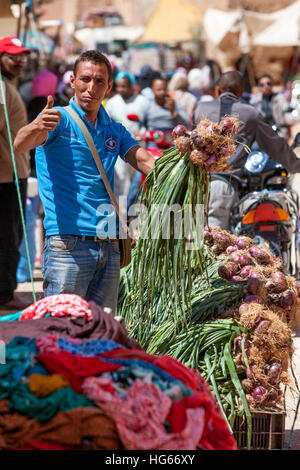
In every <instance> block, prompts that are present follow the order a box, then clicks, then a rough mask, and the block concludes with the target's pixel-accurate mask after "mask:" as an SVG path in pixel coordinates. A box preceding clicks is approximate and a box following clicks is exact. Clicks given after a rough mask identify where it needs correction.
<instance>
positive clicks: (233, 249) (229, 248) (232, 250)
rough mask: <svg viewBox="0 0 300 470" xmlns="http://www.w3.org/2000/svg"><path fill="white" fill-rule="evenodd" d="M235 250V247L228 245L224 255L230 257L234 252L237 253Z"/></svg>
mask: <svg viewBox="0 0 300 470" xmlns="http://www.w3.org/2000/svg"><path fill="white" fill-rule="evenodd" d="M237 249H238V248H237V246H232V245H230V246H228V247H227V248H226V253H227V254H228V255H230V254H231V253H233V252H234V251H237Z"/></svg>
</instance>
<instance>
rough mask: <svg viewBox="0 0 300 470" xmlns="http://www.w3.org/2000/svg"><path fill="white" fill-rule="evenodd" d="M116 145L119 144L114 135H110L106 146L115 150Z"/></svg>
mask: <svg viewBox="0 0 300 470" xmlns="http://www.w3.org/2000/svg"><path fill="white" fill-rule="evenodd" d="M116 146H117V142H116V141H115V140H114V139H113V138H112V137H109V138H108V139H106V141H105V147H107V148H109V149H110V150H114V149H115V148H116Z"/></svg>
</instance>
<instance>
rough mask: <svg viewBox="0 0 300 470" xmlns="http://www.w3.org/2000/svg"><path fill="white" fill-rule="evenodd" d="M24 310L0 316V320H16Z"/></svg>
mask: <svg viewBox="0 0 300 470" xmlns="http://www.w3.org/2000/svg"><path fill="white" fill-rule="evenodd" d="M22 311H23V310H21V311H20V312H17V313H9V314H8V315H4V316H3V317H0V322H1V321H15V320H19V319H20V316H21V313H22Z"/></svg>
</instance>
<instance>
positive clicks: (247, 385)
mask: <svg viewBox="0 0 300 470" xmlns="http://www.w3.org/2000/svg"><path fill="white" fill-rule="evenodd" d="M242 387H243V390H244V391H245V392H246V393H251V392H252V390H253V388H254V385H253V382H252V380H250V379H244V380H242Z"/></svg>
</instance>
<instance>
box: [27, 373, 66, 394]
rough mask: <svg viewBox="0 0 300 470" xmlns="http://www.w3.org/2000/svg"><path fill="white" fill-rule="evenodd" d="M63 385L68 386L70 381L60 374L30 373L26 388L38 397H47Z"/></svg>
mask: <svg viewBox="0 0 300 470" xmlns="http://www.w3.org/2000/svg"><path fill="white" fill-rule="evenodd" d="M64 387H70V382H69V381H68V380H67V379H66V378H65V377H64V376H63V375H61V374H52V375H43V374H31V375H30V377H29V382H28V388H29V390H30V391H31V393H32V394H33V395H35V396H36V397H39V398H42V397H47V396H48V395H50V393H53V392H56V390H60V389H61V388H64Z"/></svg>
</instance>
